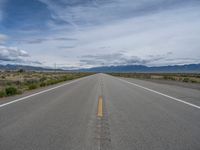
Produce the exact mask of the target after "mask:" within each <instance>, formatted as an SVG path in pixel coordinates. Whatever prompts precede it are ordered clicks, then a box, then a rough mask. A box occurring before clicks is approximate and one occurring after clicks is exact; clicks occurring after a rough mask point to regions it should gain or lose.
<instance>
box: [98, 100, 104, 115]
mask: <svg viewBox="0 0 200 150" xmlns="http://www.w3.org/2000/svg"><path fill="white" fill-rule="evenodd" d="M97 116H98V117H103V98H102V96H99V99H98V112H97Z"/></svg>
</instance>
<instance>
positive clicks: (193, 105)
mask: <svg viewBox="0 0 200 150" xmlns="http://www.w3.org/2000/svg"><path fill="white" fill-rule="evenodd" d="M117 79H118V80H121V81H123V82H125V83H129V84H131V85H134V86H137V87H139V88H142V89H145V90H147V91H150V92H153V93H156V94H159V95H162V96H164V97H167V98H170V99H173V100H175V101H178V102H181V103H184V104H186V105H189V106H192V107H195V108H197V109H200V106H198V105H195V104H192V103H189V102H186V101H184V100H181V99H179V98H175V97H172V96H169V95H166V94H164V93H161V92H158V91H155V90H152V89H149V88H146V87H144V86H141V85H138V84H135V83H133V82H129V81H126V80H122V79H119V78H117Z"/></svg>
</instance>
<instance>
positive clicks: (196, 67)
mask: <svg viewBox="0 0 200 150" xmlns="http://www.w3.org/2000/svg"><path fill="white" fill-rule="evenodd" d="M80 71H83V72H141V73H145V72H157V73H159V72H160V73H161V72H166V73H172V72H174V73H178V72H180V73H189V72H193V73H200V64H188V65H173V66H159V67H147V66H143V65H125V66H104V67H95V68H89V69H81V70H80Z"/></svg>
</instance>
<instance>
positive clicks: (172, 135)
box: [0, 74, 200, 150]
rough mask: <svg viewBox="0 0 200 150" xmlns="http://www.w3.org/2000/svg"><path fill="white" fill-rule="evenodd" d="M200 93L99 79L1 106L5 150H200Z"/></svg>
mask: <svg viewBox="0 0 200 150" xmlns="http://www.w3.org/2000/svg"><path fill="white" fill-rule="evenodd" d="M199 106H200V92H199V91H198V90H195V89H189V88H184V87H180V86H175V85H165V84H157V83H152V82H148V81H142V80H136V79H124V78H116V77H112V76H109V75H105V74H96V75H92V76H88V77H84V78H81V79H78V80H74V81H71V82H66V83H64V84H60V85H55V86H53V87H50V88H49V87H48V88H47V89H45V90H44V89H43V90H40V91H36V92H34V93H31V94H26V95H21V96H20V97H19V96H18V97H17V98H16V97H12V98H8V100H6V101H1V102H0V150H107V149H108V150H110V149H113V150H123V149H124V150H135V149H138V150H169V149H170V150H199V149H200V107H199Z"/></svg>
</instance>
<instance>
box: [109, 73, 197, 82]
mask: <svg viewBox="0 0 200 150" xmlns="http://www.w3.org/2000/svg"><path fill="white" fill-rule="evenodd" d="M110 75H113V76H118V77H126V78H139V79H157V80H173V81H179V82H188V83H200V74H190V73H187V74H186V73H110Z"/></svg>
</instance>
